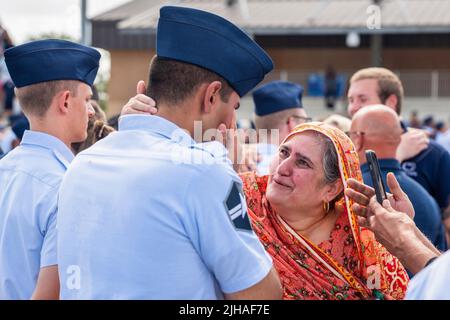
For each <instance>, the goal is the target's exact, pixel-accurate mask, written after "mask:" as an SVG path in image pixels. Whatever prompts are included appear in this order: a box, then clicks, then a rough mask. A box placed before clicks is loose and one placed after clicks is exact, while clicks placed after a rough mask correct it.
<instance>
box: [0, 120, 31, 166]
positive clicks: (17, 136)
mask: <svg viewBox="0 0 450 320" xmlns="http://www.w3.org/2000/svg"><path fill="white" fill-rule="evenodd" d="M11 124H12V125H11V128H10V129H9V130H6V131H5V135H4V137H3V139H2V141H1V144H0V149H1V151H0V158H2V157H4V156H5V155H6V154H7V153H8V152H10V151H11V150H13V149H14V148H15V147H17V146H18V145H19V144H20V142H21V141H22V137H23V134H24V133H25V130H29V129H30V123H29V122H28V119H27V118H26V117H25V116H23V115H22V116H21V117H20V118H18V119H15V121H14V122H11Z"/></svg>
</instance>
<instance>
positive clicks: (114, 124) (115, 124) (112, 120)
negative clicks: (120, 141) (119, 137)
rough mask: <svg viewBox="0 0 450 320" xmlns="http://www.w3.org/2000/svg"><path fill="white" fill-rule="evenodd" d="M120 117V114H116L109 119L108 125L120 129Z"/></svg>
mask: <svg viewBox="0 0 450 320" xmlns="http://www.w3.org/2000/svg"><path fill="white" fill-rule="evenodd" d="M119 118H120V114H115V115H113V116H112V117H110V118H109V119H108V125H109V126H111V127H113V128H114V130H119Z"/></svg>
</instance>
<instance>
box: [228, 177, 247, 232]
mask: <svg viewBox="0 0 450 320" xmlns="http://www.w3.org/2000/svg"><path fill="white" fill-rule="evenodd" d="M225 209H226V210H227V212H228V216H229V217H230V220H231V222H232V223H233V225H234V227H235V228H236V229H238V230H244V231H252V227H251V224H250V220H249V218H248V215H247V206H246V205H245V198H244V196H243V194H242V193H241V191H240V188H239V185H238V183H237V182H236V181H233V182H232V184H231V188H230V191H229V192H228V195H227V198H226V200H225Z"/></svg>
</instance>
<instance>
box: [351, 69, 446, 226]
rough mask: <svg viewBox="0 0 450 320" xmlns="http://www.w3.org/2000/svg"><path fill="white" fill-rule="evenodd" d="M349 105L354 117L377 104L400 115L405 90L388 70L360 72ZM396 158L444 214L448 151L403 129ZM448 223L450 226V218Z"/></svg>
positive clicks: (417, 131)
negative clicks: (358, 112) (363, 109)
mask: <svg viewBox="0 0 450 320" xmlns="http://www.w3.org/2000/svg"><path fill="white" fill-rule="evenodd" d="M348 102H349V104H348V113H349V115H350V116H352V117H353V115H354V114H355V113H356V112H357V111H358V110H359V109H361V108H363V107H366V106H369V105H374V104H384V105H386V106H388V107H389V108H391V109H392V110H394V111H395V112H396V113H397V115H400V113H401V107H402V102H403V86H402V83H401V81H400V79H399V78H398V77H397V76H396V75H395V74H394V73H393V72H392V71H390V70H388V69H385V68H366V69H361V70H359V71H357V72H356V73H355V74H354V75H353V76H352V77H351V79H350V87H349V90H348ZM393 158H394V157H393ZM395 158H396V159H397V160H399V161H400V162H401V164H402V168H403V169H404V171H405V172H406V174H407V175H408V176H410V177H411V178H412V179H414V180H415V181H417V182H418V183H419V184H420V185H421V186H422V187H424V188H425V190H426V191H428V193H429V194H430V195H431V196H432V197H433V198H434V199H435V200H436V202H437V203H438V205H439V207H440V209H441V212H442V211H443V210H445V208H447V206H448V205H449V198H450V178H449V177H450V154H449V153H448V152H447V150H445V149H444V148H443V147H442V146H440V145H439V144H437V143H435V142H434V141H431V142H430V141H429V139H428V138H427V137H426V135H425V134H424V132H423V131H421V130H417V129H412V128H408V129H406V128H405V127H404V133H403V134H402V136H401V143H400V145H399V147H398V149H397V153H396V156H395ZM447 220H449V222H450V217H449V218H447ZM449 225H450V223H449ZM449 231H450V230H447V232H449Z"/></svg>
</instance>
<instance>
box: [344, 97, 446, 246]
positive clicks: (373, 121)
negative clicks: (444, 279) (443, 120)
mask: <svg viewBox="0 0 450 320" xmlns="http://www.w3.org/2000/svg"><path fill="white" fill-rule="evenodd" d="M401 134H402V129H401V126H400V122H399V119H398V117H397V114H396V113H395V112H394V111H393V110H392V109H390V108H389V107H386V106H382V105H375V106H369V107H366V108H364V109H362V110H360V111H358V112H357V113H356V114H355V115H354V117H353V121H352V127H351V131H350V137H351V139H352V140H353V142H354V144H355V147H356V150H357V152H358V156H359V159H360V163H361V171H362V173H363V179H364V182H365V183H366V184H369V185H373V182H372V179H371V176H370V172H369V168H368V165H367V163H366V161H367V160H366V157H365V151H366V150H368V149H371V150H374V151H375V152H376V153H377V156H378V159H379V162H380V170H381V176H382V178H383V180H384V183H385V185H386V186H387V184H386V175H387V173H388V172H392V173H394V175H395V177H396V178H397V180H398V182H399V184H400V186H401V187H402V189H403V190H404V191H405V193H406V194H407V195H408V197H409V199H410V200H411V202H412V204H413V206H414V210H415V213H416V214H415V217H414V222H415V223H416V225H417V227H418V228H419V229H420V230H421V231H422V232H423V233H424V234H425V235H426V236H427V237H428V238H429V239H430V240H431V242H432V243H433V244H434V245H435V246H436V247H437V248H438V249H439V250H442V251H444V250H446V249H447V243H446V239H445V231H444V226H443V224H442V222H441V215H440V210H439V207H438V206H437V204H436V201H435V200H434V199H433V198H432V197H431V196H430V195H429V194H428V193H427V191H426V190H425V189H424V188H423V187H422V186H421V185H420V184H418V183H417V182H415V181H414V180H413V179H411V178H410V177H408V176H407V175H406V173H405V172H404V171H403V170H402V168H401V166H400V163H399V161H398V160H397V159H395V155H396V151H397V147H398V145H399V144H400V141H401Z"/></svg>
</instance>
